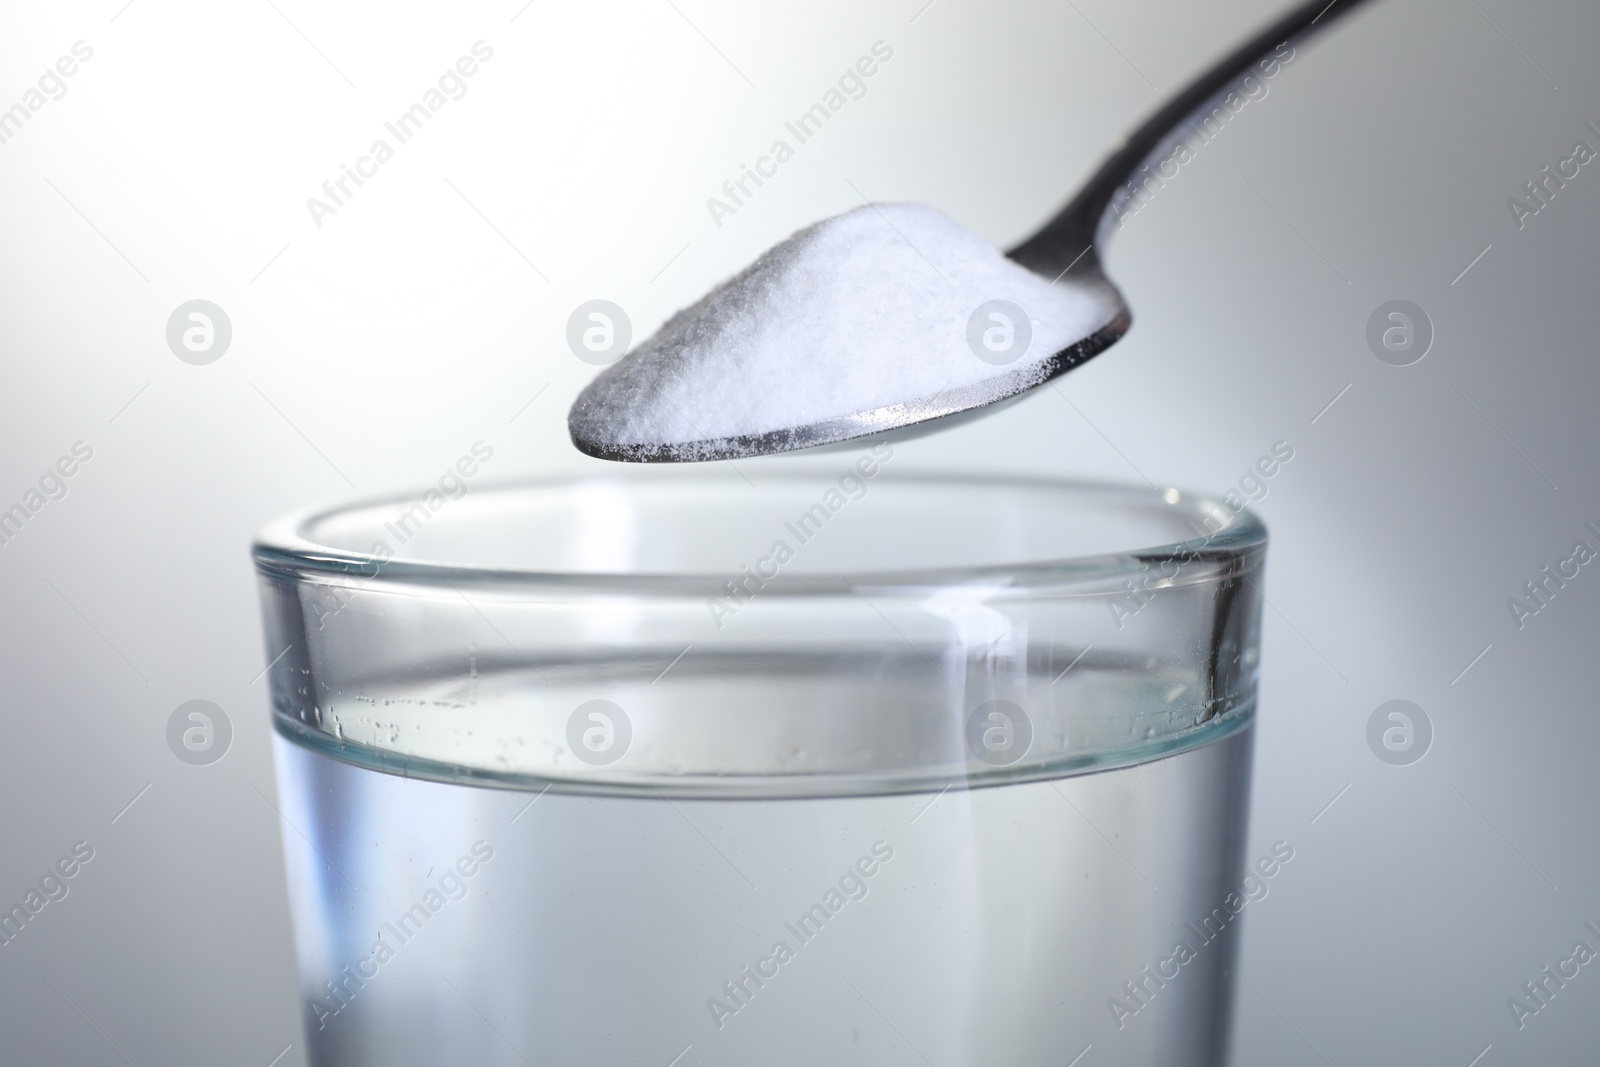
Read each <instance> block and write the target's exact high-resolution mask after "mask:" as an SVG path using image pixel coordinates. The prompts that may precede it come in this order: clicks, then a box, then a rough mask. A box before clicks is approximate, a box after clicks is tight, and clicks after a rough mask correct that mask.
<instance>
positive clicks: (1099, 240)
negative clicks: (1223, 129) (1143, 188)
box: [1006, 0, 1366, 277]
mask: <svg viewBox="0 0 1600 1067" xmlns="http://www.w3.org/2000/svg"><path fill="white" fill-rule="evenodd" d="M1365 2H1366V0H1331V2H1330V0H1309V2H1307V3H1302V4H1300V5H1298V6H1296V7H1295V8H1293V9H1292V10H1290V11H1289V12H1288V13H1286V14H1285V15H1283V16H1282V17H1281V18H1279V19H1277V20H1276V21H1275V22H1273V23H1271V24H1270V25H1268V26H1267V27H1265V28H1264V29H1262V30H1261V31H1260V32H1259V33H1257V34H1255V36H1253V37H1251V38H1250V39H1249V40H1248V41H1246V42H1245V43H1243V44H1241V45H1240V46H1239V47H1238V48H1236V49H1234V50H1233V51H1232V52H1230V53H1229V54H1228V55H1227V56H1225V57H1224V58H1223V59H1221V60H1219V61H1218V62H1217V63H1216V64H1214V65H1213V66H1212V67H1210V68H1209V69H1207V70H1206V71H1205V72H1204V73H1203V74H1201V75H1200V76H1199V77H1198V78H1196V79H1195V80H1194V81H1193V82H1191V83H1189V85H1188V86H1186V87H1185V88H1184V89H1183V90H1182V91H1181V92H1179V93H1178V94H1177V95H1175V96H1173V97H1172V98H1171V99H1169V100H1168V101H1167V102H1166V103H1165V104H1164V105H1162V107H1161V109H1160V110H1159V111H1157V112H1156V113H1155V114H1154V115H1152V116H1150V118H1148V119H1146V120H1145V122H1144V124H1143V125H1141V126H1140V127H1139V128H1138V129H1136V130H1134V131H1133V132H1132V133H1130V134H1128V135H1127V137H1126V138H1125V139H1124V140H1123V142H1122V144H1121V145H1120V146H1119V147H1118V148H1117V149H1116V150H1115V151H1113V152H1112V153H1111V155H1110V156H1109V157H1108V158H1107V159H1106V161H1105V162H1104V163H1102V164H1101V165H1100V169H1099V170H1098V171H1097V172H1095V174H1094V176H1093V177H1092V178H1090V179H1089V181H1088V182H1087V183H1086V184H1085V185H1084V186H1083V188H1082V189H1081V190H1080V191H1079V192H1078V194H1077V195H1076V196H1074V197H1073V198H1072V200H1071V201H1069V202H1068V204H1067V206H1066V207H1064V208H1062V210H1061V212H1060V213H1059V214H1058V215H1056V217H1055V218H1053V219H1051V220H1050V221H1049V222H1047V223H1045V225H1044V226H1043V227H1042V228H1041V229H1040V230H1039V232H1037V233H1035V234H1034V235H1033V236H1032V237H1030V238H1028V239H1027V240H1026V241H1023V242H1022V243H1021V244H1019V245H1018V246H1017V247H1015V248H1013V249H1012V250H1011V251H1009V252H1007V253H1006V255H1008V256H1010V257H1011V259H1012V260H1014V261H1015V262H1017V263H1020V264H1022V265H1023V266H1024V267H1028V268H1029V269H1031V270H1033V271H1036V272H1038V273H1040V274H1043V275H1045V276H1046V277H1053V276H1059V275H1060V274H1063V273H1065V272H1067V271H1068V270H1071V271H1073V272H1074V273H1076V274H1083V275H1086V276H1088V275H1098V274H1099V273H1100V264H1099V262H1098V257H1097V255H1096V254H1095V252H1094V251H1092V250H1093V249H1096V248H1097V247H1098V246H1100V245H1102V244H1103V243H1104V241H1103V239H1104V237H1105V233H1106V228H1107V224H1108V223H1109V222H1110V221H1111V220H1112V218H1113V217H1114V215H1115V209H1116V208H1117V207H1118V206H1119V205H1121V204H1122V203H1123V201H1124V200H1125V199H1126V198H1127V197H1128V196H1129V195H1131V190H1130V189H1129V186H1131V185H1132V184H1133V179H1134V177H1135V175H1137V174H1138V173H1139V172H1140V171H1141V170H1143V169H1144V168H1145V167H1146V166H1147V165H1148V164H1149V163H1150V162H1151V161H1152V160H1154V159H1155V158H1156V157H1157V156H1161V155H1162V154H1163V153H1165V152H1168V151H1170V150H1171V149H1173V148H1174V147H1176V144H1177V142H1178V141H1179V140H1181V139H1182V138H1183V137H1185V136H1187V135H1188V132H1189V129H1188V124H1189V120H1190V119H1193V118H1194V117H1195V116H1197V115H1199V114H1200V113H1202V112H1205V113H1209V112H1210V111H1211V110H1212V109H1213V108H1214V107H1216V106H1218V105H1219V104H1220V103H1221V100H1222V99H1223V98H1225V97H1226V96H1227V94H1228V93H1230V92H1234V91H1239V90H1240V89H1241V87H1242V86H1243V83H1244V79H1245V78H1246V77H1248V76H1250V75H1251V73H1252V72H1253V71H1254V69H1255V66H1256V64H1257V63H1259V62H1261V61H1262V60H1263V59H1265V58H1267V57H1268V56H1270V55H1272V54H1273V52H1274V50H1275V49H1277V48H1278V47H1279V46H1280V45H1282V44H1284V43H1286V42H1300V41H1304V40H1305V39H1307V38H1309V37H1310V36H1312V35H1313V34H1315V33H1317V32H1319V31H1321V30H1323V29H1326V28H1327V26H1328V25H1329V24H1330V23H1332V22H1334V21H1335V20H1337V19H1338V18H1339V17H1340V16H1341V15H1345V14H1348V13H1349V12H1351V11H1353V10H1355V9H1356V8H1358V7H1360V6H1361V5H1362V4H1363V3H1365Z"/></svg>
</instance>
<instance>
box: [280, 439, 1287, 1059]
mask: <svg viewBox="0 0 1600 1067" xmlns="http://www.w3.org/2000/svg"><path fill="white" fill-rule="evenodd" d="M1265 548H1266V532H1265V530H1264V529H1263V527H1262V526H1261V524H1260V523H1259V522H1258V521H1257V520H1256V518H1255V517H1254V516H1252V515H1251V514H1250V513H1249V512H1248V511H1235V510H1234V509H1232V508H1231V507H1229V506H1228V505H1227V504H1224V503H1222V502H1219V501H1217V500H1213V499H1209V498H1205V497H1196V496H1193V495H1190V494H1187V493H1182V492H1179V491H1177V490H1173V489H1167V490H1164V491H1161V490H1147V489H1142V488H1139V489H1134V488H1126V487H1119V486H1107V485H1096V484H1083V483H1073V482H1064V481H1056V480H1047V479H1027V478H1019V477H1014V476H986V475H981V474H949V475H929V474H914V473H910V472H905V471H901V470H896V469H895V463H894V454H893V449H892V447H891V446H889V445H877V446H874V447H873V448H872V449H863V450H862V451H860V452H859V454H849V453H835V454H833V455H832V456H829V457H824V459H823V461H822V464H821V465H817V464H816V463H815V462H811V463H809V464H807V465H804V466H796V465H780V464H774V465H770V466H763V465H761V464H759V463H752V464H749V465H747V469H746V468H741V470H738V471H735V470H732V469H729V468H726V467H720V468H716V469H711V468H676V467H663V468H651V469H646V470H642V471H634V470H619V471H616V472H614V473H613V472H609V471H608V472H607V473H605V474H604V475H603V476H595V477H588V478H580V479H572V480H566V481H548V482H539V483H531V484H512V485H503V486H498V487H477V486H473V487H471V488H470V489H469V487H468V483H467V481H466V480H464V479H453V480H451V483H450V485H449V487H448V490H447V489H446V487H445V486H444V484H443V483H442V482H441V485H440V486H439V487H436V488H435V489H433V490H430V491H429V492H427V493H424V494H418V495H416V496H414V497H409V498H403V499H394V500H385V501H378V502H374V503H363V504H356V505H351V506H348V507H341V508H339V509H336V510H331V511H323V512H319V513H314V514H305V515H300V516H295V517H291V518H288V519H285V520H282V521H280V522H278V523H277V524H275V525H273V526H272V527H271V528H269V529H268V530H267V531H265V532H264V533H263V534H262V536H261V537H260V539H259V541H258V543H257V545H256V547H255V559H256V565H257V568H258V571H259V575H260V582H261V592H262V598H263V604H264V611H265V618H266V634H267V655H268V656H269V657H271V661H272V666H271V668H270V677H271V693H272V716H273V722H274V725H275V727H276V739H275V746H276V748H275V752H276V763H277V773H278V792H279V798H280V805H281V810H282V814H283V842H284V850H285V859H286V865H287V874H288V887H289V899H290V904H291V909H292V914H293V918H294V929H295V938H296V947H297V953H298V960H299V968H300V983H301V993H302V1000H303V1003H304V1005H305V1024H306V1031H307V1035H308V1048H309V1058H310V1061H311V1062H312V1063H313V1064H319V1065H321V1064H339V1065H342V1067H353V1065H354V1067H364V1065H369V1064H370V1065H374V1067H377V1065H383V1067H401V1065H407V1064H427V1065H441V1064H454V1063H461V1064H473V1065H488V1064H505V1065H516V1064H538V1065H540V1067H543V1065H545V1064H569V1065H586V1064H594V1065H601V1064H604V1065H618V1064H645V1065H656V1067H676V1065H679V1064H681V1065H684V1067H688V1065H691V1064H707V1065H724V1064H726V1065H735V1064H737V1065H741V1067H747V1065H749V1064H753V1063H760V1064H764V1065H785V1064H795V1065H807V1067H811V1065H817V1064H823V1063H828V1064H876V1065H881V1064H932V1065H938V1067H955V1065H979V1064H983V1065H993V1064H1005V1065H1008V1067H1034V1065H1038V1067H1043V1065H1047V1064H1048V1065H1050V1067H1065V1065H1066V1064H1068V1063H1078V1062H1079V1061H1078V1060H1076V1059H1074V1057H1079V1056H1085V1058H1084V1059H1083V1060H1082V1063H1083V1065H1084V1067H1101V1065H1106V1064H1152V1065H1153V1064H1160V1065H1162V1067H1180V1065H1199V1064H1215V1063H1218V1062H1220V1060H1221V1058H1222V1057H1223V1055H1224V1051H1225V1045H1226V1041H1227V1036H1228V1028H1229V1018H1230V1014H1231V1004H1232V998H1233V978H1232V975H1233V970H1234V957H1235V951H1236V945H1237V943H1238V933H1237V929H1238V925H1239V923H1240V921H1241V919H1240V918H1239V916H1240V915H1241V914H1242V911H1243V909H1244V905H1245V903H1246V902H1247V901H1248V900H1250V899H1255V898H1254V896H1253V895H1252V894H1251V893H1250V882H1249V879H1250V878H1252V877H1254V876H1252V875H1250V874H1248V873H1247V872H1244V871H1243V870H1242V867H1241V863H1242V859H1243V856H1242V849H1243V841H1244V832H1245V822H1246V807H1247V800H1248V788H1249V771H1250V753H1251V737H1252V732H1251V723H1252V721H1253V717H1254V714H1255V692H1256V676H1257V668H1258V657H1257V647H1258V628H1259V614H1260V602H1261V596H1260V592H1259V572H1260V569H1261V567H1262V563H1263V559H1264V554H1265ZM1279 858H1280V859H1282V858H1283V857H1279ZM1091 1049H1092V1051H1090V1052H1088V1053H1087V1056H1086V1055H1085V1054H1086V1050H1091ZM1090 1057H1092V1058H1090Z"/></svg>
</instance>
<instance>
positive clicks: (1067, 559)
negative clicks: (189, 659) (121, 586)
mask: <svg viewBox="0 0 1600 1067" xmlns="http://www.w3.org/2000/svg"><path fill="white" fill-rule="evenodd" d="M818 473H819V471H818V470H816V469H806V468H796V469H792V470H789V471H782V472H776V471H771V472H762V474H761V475H760V481H758V482H757V483H755V484H757V485H760V484H762V483H763V482H765V483H768V484H776V483H783V482H791V483H800V482H810V481H814V480H815V478H816V477H817V475H818ZM878 478H879V479H881V480H883V481H886V482H894V483H901V484H922V485H938V486H961V485H971V486H973V487H981V488H984V489H993V488H995V487H997V486H998V487H1013V488H1016V489H1019V490H1031V491H1036V492H1038V491H1047V492H1048V491H1056V492H1074V493H1079V494H1086V495H1088V496H1090V497H1091V498H1092V499H1095V500H1096V501H1097V502H1099V501H1105V502H1108V503H1109V502H1116V501H1121V502H1129V501H1132V502H1136V503H1140V504H1143V505H1147V506H1150V505H1154V506H1161V507H1170V508H1186V509H1187V511H1188V513H1189V514H1188V517H1189V518H1191V519H1194V520H1196V521H1197V522H1198V523H1199V524H1205V523H1206V520H1207V519H1209V520H1210V521H1211V522H1220V525H1219V526H1217V528H1216V529H1215V530H1214V531H1213V532H1210V533H1207V534H1204V535H1198V534H1197V535H1196V536H1194V537H1191V538H1185V539H1182V540H1178V541H1170V542H1165V543H1157V544H1153V545H1130V546H1128V547H1127V548H1124V549H1120V550H1117V551H1113V552H1103V553H1095V554H1090V555H1080V556H1061V557H1052V558H1041V559H1037V560H1028V561H1024V562H1011V563H996V564H977V565H959V564H957V565H946V566H936V567H917V568H904V569H871V570H868V569H863V570H859V571H856V570H848V571H845V570H840V571H833V572H831V573H799V574H794V575H792V576H789V577H788V578H786V579H785V582H784V583H783V584H782V585H781V586H780V587H777V588H774V589H773V590H771V591H770V592H769V593H766V594H764V595H768V596H779V597H805V596H830V595H836V594H838V593H839V592H841V591H849V590H850V589H851V588H852V587H853V586H855V585H863V584H865V585H870V586H871V587H873V588H875V589H879V590H882V589H892V588H896V587H903V588H920V587H926V586H928V585H950V584H965V583H971V582H974V581H983V580H985V579H991V580H993V579H1004V582H1005V584H1006V585H1007V586H1009V587H1013V588H1028V587H1033V586H1039V585H1056V586H1059V585H1060V584H1062V583H1063V582H1067V581H1072V582H1094V583H1098V582H1099V581H1101V580H1103V579H1105V578H1109V577H1116V576H1120V575H1122V574H1125V573H1127V572H1129V571H1137V570H1138V569H1139V568H1140V567H1141V566H1145V565H1148V564H1149V563H1150V562H1152V561H1159V560H1164V559H1169V558H1175V559H1180V560H1193V559H1195V558H1197V557H1205V556H1209V557H1212V558H1228V557H1233V558H1239V557H1243V556H1246V555H1249V554H1250V552H1251V550H1252V549H1257V550H1259V549H1261V548H1263V547H1264V546H1265V545H1266V543H1267V539H1268V538H1267V528H1266V525H1265V524H1264V523H1263V522H1262V521H1261V519H1260V518H1259V517H1258V516H1257V515H1256V514H1255V512H1253V511H1252V510H1250V508H1248V507H1243V508H1240V509H1239V510H1237V511H1235V510H1234V509H1233V508H1232V507H1231V506H1229V505H1227V504H1225V503H1224V502H1223V501H1222V500H1220V499H1218V498H1216V497H1213V496H1209V495H1206V494H1199V493H1192V492H1189V491H1187V490H1181V489H1178V488H1175V487H1170V486H1167V487H1155V486H1148V487H1146V486H1137V485H1130V484H1128V483H1119V482H1109V481H1095V480H1088V479H1074V478H1057V477H1051V476H1044V475H1017V474H1004V475H1000V474H991V473H986V472H982V471H961V470H951V471H940V470H928V471H898V472H893V473H890V472H887V471H885V472H883V473H882V474H880V475H879V476H878ZM714 479H715V475H714V474H713V473H712V472H711V471H710V470H708V469H701V468H697V469H696V470H695V471H694V472H693V473H687V474H676V473H675V474H673V475H672V476H670V477H667V478H663V477H661V472H660V471H657V470H652V471H649V472H645V473H640V472H633V471H626V472H620V471H606V472H604V473H600V474H572V475H561V476H553V477H543V478H532V479H514V480H505V481H497V482H492V483H488V484H485V485H483V486H481V487H477V488H475V489H474V490H473V491H472V496H473V497H475V498H479V499H482V498H483V497H487V496H492V495H496V494H522V493H534V492H540V491H559V490H563V489H569V488H573V487H577V486H585V485H596V484H605V483H611V484H623V483H627V484H631V485H634V486H644V487H662V486H667V485H670V484H683V483H684V482H699V483H705V484H722V482H721V480H720V479H716V480H714ZM747 480H748V479H747ZM416 497H417V494H416V491H412V492H409V493H407V492H396V493H389V494H385V495H381V496H373V497H365V498H357V499H354V500H350V501H345V502H341V503H338V504H334V505H332V506H326V505H325V506H321V507H313V508H304V509H301V510H298V511H294V512H290V513H289V514H287V515H284V516H282V517H280V518H278V519H275V520H273V521H272V522H270V523H268V524H267V525H266V526H264V527H263V528H262V529H261V531H260V532H259V533H258V534H257V535H256V537H255V540H254V542H253V544H252V546H251V555H252V557H253V559H254V561H255V564H256V567H257V569H258V570H260V571H262V572H265V573H269V574H275V575H278V576H280V577H284V578H288V579H290V580H295V581H298V580H301V579H305V578H310V577H317V576H320V577H328V578H356V579H360V580H361V581H362V582H363V583H367V584H369V585H371V584H379V583H382V584H387V583H394V584H396V585H411V586H416V585H421V586H424V587H430V586H446V587H450V586H456V585H460V584H470V585H472V586H474V587H477V588H479V589H480V590H481V589H482V588H483V587H484V586H486V585H488V586H495V587H503V588H506V589H510V590H515V589H517V588H536V587H537V588H546V589H548V588H551V587H557V588H561V589H565V590H573V591H577V590H589V591H593V592H596V593H605V592H624V591H625V592H627V593H628V594H630V595H635V596H639V595H644V596H648V595H651V594H657V595H662V596H674V597H677V596H685V595H713V596H714V595H717V594H719V593H720V592H721V591H722V584H723V582H724V581H725V580H726V577H727V576H726V575H725V574H720V573H713V572H711V571H681V572H667V571H635V572H624V571H581V570H545V569H535V568H527V567H507V566H483V565H471V564H461V563H451V562H444V561H431V560H418V559H407V558H396V557H383V556H379V555H376V554H374V553H371V552H360V551H355V550H351V549H346V548H339V547H335V546H332V545H328V544H324V543H321V542H319V541H318V540H317V539H315V538H314V537H313V536H312V535H311V531H312V530H313V529H314V528H315V527H316V526H317V525H318V524H319V523H323V522H326V521H328V520H330V519H333V518H336V517H338V516H343V515H351V514H355V513H357V512H361V511H365V510H371V509H376V508H382V507H386V506H393V505H397V504H403V503H407V502H413V501H415V500H416ZM1193 528H1194V526H1193V525H1191V529H1193ZM1214 580H1215V576H1205V577H1196V578H1194V579H1189V580H1185V579H1183V578H1181V577H1180V578H1177V579H1175V580H1174V579H1168V580H1167V581H1165V582H1163V584H1165V585H1186V584H1189V583H1190V581H1198V582H1209V581H1214Z"/></svg>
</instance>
